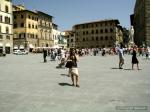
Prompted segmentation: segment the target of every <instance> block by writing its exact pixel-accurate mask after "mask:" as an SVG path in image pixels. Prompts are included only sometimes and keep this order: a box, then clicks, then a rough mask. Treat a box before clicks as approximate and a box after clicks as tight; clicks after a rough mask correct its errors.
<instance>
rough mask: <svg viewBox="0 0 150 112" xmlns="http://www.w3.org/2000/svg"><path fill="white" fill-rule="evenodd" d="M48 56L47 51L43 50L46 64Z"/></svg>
mask: <svg viewBox="0 0 150 112" xmlns="http://www.w3.org/2000/svg"><path fill="white" fill-rule="evenodd" d="M46 56H47V50H46V49H43V59H44V63H45V62H47V60H46Z"/></svg>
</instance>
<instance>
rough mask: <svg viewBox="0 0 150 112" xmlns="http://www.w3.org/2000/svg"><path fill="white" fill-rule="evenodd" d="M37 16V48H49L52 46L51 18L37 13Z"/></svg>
mask: <svg viewBox="0 0 150 112" xmlns="http://www.w3.org/2000/svg"><path fill="white" fill-rule="evenodd" d="M37 14H38V37H39V38H38V46H39V47H51V46H53V39H52V18H53V17H52V16H50V15H48V14H46V13H43V12H41V11H37Z"/></svg>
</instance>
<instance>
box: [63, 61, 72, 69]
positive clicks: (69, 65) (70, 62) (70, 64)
mask: <svg viewBox="0 0 150 112" xmlns="http://www.w3.org/2000/svg"><path fill="white" fill-rule="evenodd" d="M72 66H73V62H72V61H71V60H68V61H67V62H66V65H65V67H66V68H72Z"/></svg>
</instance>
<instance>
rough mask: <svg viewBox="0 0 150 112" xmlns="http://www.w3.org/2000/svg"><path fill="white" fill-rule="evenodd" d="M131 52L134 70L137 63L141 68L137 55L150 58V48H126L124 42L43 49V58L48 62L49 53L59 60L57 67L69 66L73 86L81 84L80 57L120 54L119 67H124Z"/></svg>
mask: <svg viewBox="0 0 150 112" xmlns="http://www.w3.org/2000/svg"><path fill="white" fill-rule="evenodd" d="M125 54H129V55H132V59H131V63H132V69H133V70H134V68H135V67H134V65H136V67H137V70H140V69H139V60H138V58H137V56H146V58H150V49H149V48H146V49H144V48H140V49H139V48H138V47H137V46H136V45H134V46H132V48H130V49H129V48H124V46H123V44H120V45H118V46H116V47H115V48H112V49H107V48H103V49H99V48H92V49H74V48H70V49H68V50H66V49H63V48H59V49H57V48H56V49H50V50H46V49H43V59H44V62H47V56H48V55H49V57H50V59H51V61H56V60H59V61H60V63H59V64H58V66H57V67H56V68H68V76H69V77H71V80H72V86H76V87H80V86H79V72H78V66H77V62H78V61H79V57H81V56H88V55H89V56H97V55H101V56H106V55H118V56H119V69H123V65H124V62H125V58H124V55H125Z"/></svg>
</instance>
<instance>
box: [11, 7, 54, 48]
mask: <svg viewBox="0 0 150 112" xmlns="http://www.w3.org/2000/svg"><path fill="white" fill-rule="evenodd" d="M13 10H14V11H13V14H14V49H27V50H29V51H32V50H33V49H34V48H36V47H50V46H52V45H53V40H52V18H53V17H52V16H51V15H48V14H46V13H44V12H41V11H30V10H26V9H25V7H24V6H22V5H19V6H15V5H14V6H13Z"/></svg>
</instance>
